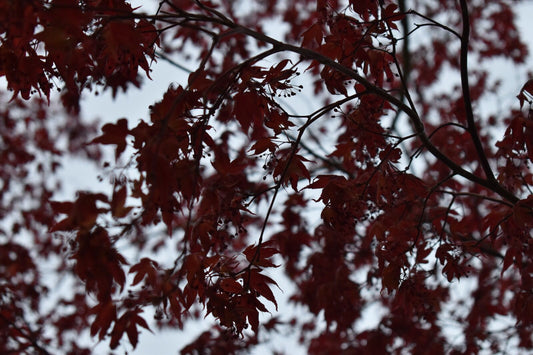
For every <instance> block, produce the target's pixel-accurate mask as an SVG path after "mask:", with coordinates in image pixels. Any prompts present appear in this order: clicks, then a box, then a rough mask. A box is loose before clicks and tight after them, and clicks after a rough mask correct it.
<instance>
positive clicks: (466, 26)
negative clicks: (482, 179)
mask: <svg viewBox="0 0 533 355" xmlns="http://www.w3.org/2000/svg"><path fill="white" fill-rule="evenodd" d="M461 14H462V17H463V33H462V36H461V85H462V89H463V101H464V105H465V111H466V122H467V126H468V132H469V133H470V136H471V137H472V141H473V142H474V146H475V147H476V151H477V154H478V157H479V160H480V163H481V166H482V167H483V171H484V172H485V175H486V176H487V180H488V181H490V182H496V179H495V178H494V174H493V172H492V169H491V167H490V164H489V161H488V160H487V156H486V155H485V150H484V149H483V145H482V144H481V140H480V139H479V135H478V132H477V128H476V123H475V122H474V112H473V110H472V99H471V97H470V85H469V81H468V43H469V37H470V16H469V14H468V5H467V3H466V0H461Z"/></svg>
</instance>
